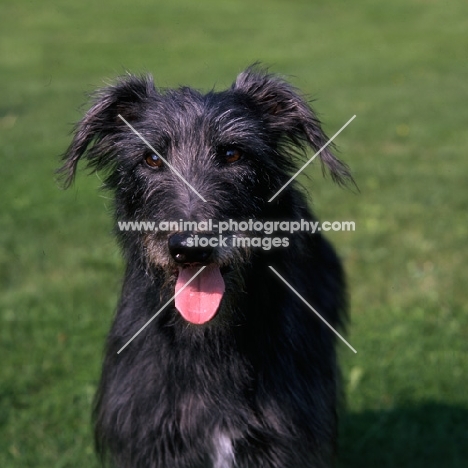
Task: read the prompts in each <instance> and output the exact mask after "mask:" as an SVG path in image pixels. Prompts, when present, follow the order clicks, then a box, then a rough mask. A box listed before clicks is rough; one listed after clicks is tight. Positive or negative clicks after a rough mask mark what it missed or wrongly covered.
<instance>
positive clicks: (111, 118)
mask: <svg viewBox="0 0 468 468" xmlns="http://www.w3.org/2000/svg"><path fill="white" fill-rule="evenodd" d="M155 95H157V91H156V89H155V87H154V82H153V79H152V77H151V76H143V77H136V76H131V75H130V76H128V77H125V78H122V79H121V80H120V81H119V82H118V83H117V84H116V85H114V86H110V87H108V88H104V89H101V90H98V91H97V92H96V93H95V94H94V99H93V101H94V105H93V106H92V107H91V109H90V110H89V111H88V112H87V113H86V115H85V116H84V118H83V119H82V120H81V121H80V122H79V123H78V124H77V125H76V126H75V129H74V132H73V133H74V136H73V140H72V142H71V144H70V146H69V147H68V149H67V151H66V152H65V154H64V155H63V157H62V160H63V165H62V167H60V169H58V171H57V173H58V174H60V176H61V178H63V184H64V187H65V188H67V187H69V186H70V184H71V183H72V182H73V179H74V177H75V172H76V167H77V164H78V161H79V160H80V158H81V157H82V156H83V155H85V158H86V159H87V161H88V166H89V167H91V168H92V169H94V170H98V169H100V168H103V167H106V166H108V165H109V164H111V158H110V157H111V156H112V155H113V153H115V148H116V138H118V137H119V135H120V137H121V136H122V131H124V130H126V126H125V123H124V122H123V121H122V120H121V119H120V118H119V114H120V115H122V117H124V118H125V119H126V120H127V121H128V122H130V123H131V122H134V121H136V120H138V119H139V118H140V116H141V114H142V113H143V111H144V109H145V108H146V105H147V103H148V100H149V98H150V97H151V96H155Z"/></svg>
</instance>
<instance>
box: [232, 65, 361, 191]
mask: <svg viewBox="0 0 468 468" xmlns="http://www.w3.org/2000/svg"><path fill="white" fill-rule="evenodd" d="M232 89H233V90H234V91H239V92H242V93H244V94H246V95H247V96H248V97H249V98H250V99H251V100H252V101H253V103H254V105H255V106H257V107H258V108H259V109H260V112H261V113H262V115H263V116H265V117H266V119H267V125H268V126H269V130H270V131H271V132H273V134H275V135H276V136H277V138H278V139H279V140H281V139H284V138H286V139H287V140H289V141H290V142H291V143H292V144H293V145H296V146H299V147H301V148H305V147H306V146H310V147H311V148H313V149H314V150H315V151H318V150H319V149H320V148H322V146H323V145H325V144H326V143H327V142H328V138H327V136H326V135H325V133H324V132H323V130H322V127H321V125H320V121H319V119H318V118H317V117H316V115H315V114H314V112H313V111H312V109H311V108H310V106H309V105H308V104H307V102H306V100H305V99H304V98H303V97H302V96H301V95H300V94H299V92H298V91H297V90H296V89H295V88H294V87H293V86H291V85H290V84H289V83H287V82H286V81H284V80H282V79H281V78H279V77H277V76H275V75H271V74H269V73H267V72H266V71H264V70H261V69H259V68H258V67H257V66H256V65H254V66H252V67H249V68H248V69H247V70H246V71H244V72H243V73H241V74H240V75H239V76H238V77H237V79H236V82H235V83H234V84H233V85H232ZM319 156H320V160H321V161H322V164H323V165H324V166H326V167H327V168H328V169H329V171H330V173H331V176H332V178H333V180H334V181H336V182H338V183H341V184H346V183H347V182H351V183H353V179H352V176H351V174H350V172H349V169H348V167H347V166H346V164H344V163H342V162H341V161H340V160H339V159H337V158H336V157H335V156H333V154H332V153H331V151H330V149H329V147H327V148H325V149H324V150H323V151H322V152H321V153H320V155H319Z"/></svg>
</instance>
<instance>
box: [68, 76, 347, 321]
mask: <svg viewBox="0 0 468 468" xmlns="http://www.w3.org/2000/svg"><path fill="white" fill-rule="evenodd" d="M327 141H328V140H327V137H326V135H325V134H324V132H323V131H322V128H321V126H320V122H319V120H318V119H317V117H316V116H315V114H314V113H313V111H312V110H311V108H310V107H309V105H308V104H307V102H306V101H305V100H304V98H303V97H302V96H301V95H300V94H299V93H298V92H297V91H296V90H295V89H294V88H293V87H292V86H291V85H289V84H288V83H287V82H285V81H284V80H282V79H280V78H278V77H276V76H273V75H270V74H268V73H266V72H265V71H262V70H259V69H258V68H257V67H251V68H249V69H247V70H246V71H244V72H243V73H241V74H240V75H239V76H238V77H237V79H236V81H235V83H234V84H233V85H232V87H231V88H230V89H228V90H226V91H222V92H209V93H207V94H201V93H199V92H198V91H195V90H193V89H191V88H179V89H175V90H166V91H161V90H158V89H156V88H155V86H154V83H153V81H152V79H151V77H148V76H146V77H135V76H128V77H125V78H123V79H121V80H120V81H118V82H117V84H116V85H114V86H111V87H108V88H105V89H103V90H101V91H99V92H98V93H97V94H96V96H95V100H94V105H93V106H92V107H91V109H90V110H89V111H88V112H87V114H86V115H85V117H84V118H83V120H82V121H81V122H79V124H78V125H77V126H76V128H75V132H74V138H73V141H72V143H71V145H70V147H69V148H68V151H67V152H66V154H65V155H64V164H63V166H62V167H61V169H60V170H59V171H60V173H61V174H62V176H63V177H64V183H65V186H68V185H70V184H71V182H72V181H73V178H74V176H75V172H76V168H77V164H78V161H79V160H80V159H81V158H85V159H86V161H87V163H88V166H89V167H90V168H91V169H92V170H103V172H105V173H106V186H107V187H108V188H110V189H111V190H113V191H114V193H115V199H116V216H117V221H121V222H122V221H125V222H135V221H137V222H142V221H143V222H157V223H160V222H162V221H163V222H170V221H172V222H177V221H188V222H193V221H206V220H210V219H211V220H215V221H220V220H227V219H234V220H249V219H257V220H258V219H259V220H266V219H274V218H276V219H281V218H283V219H294V218H295V217H297V216H298V205H301V206H302V205H304V203H303V201H302V198H301V197H300V196H299V195H298V193H297V191H296V190H295V189H294V187H293V184H291V185H288V187H287V188H286V189H285V190H284V191H282V192H281V194H280V195H279V196H278V197H276V198H275V200H274V201H272V202H271V203H270V202H269V200H270V198H271V197H272V196H273V195H275V193H277V192H278V191H279V190H280V189H281V188H282V187H283V186H284V184H286V182H287V181H288V179H289V178H290V176H291V174H292V173H293V170H294V168H295V165H294V161H295V156H297V154H298V153H300V152H303V150H305V149H306V148H307V147H310V148H312V149H313V150H314V151H317V150H319V149H321V148H322V147H323V146H324V145H325V144H326V143H327ZM320 159H321V161H322V163H323V167H326V168H328V170H329V171H330V173H331V175H332V178H333V179H334V180H336V181H338V182H346V181H347V180H351V178H350V175H349V172H348V170H347V167H346V166H345V165H344V164H343V163H341V162H340V161H339V160H338V159H336V158H335V157H334V156H333V154H332V153H331V151H330V147H327V148H325V149H324V150H322V151H321V152H320ZM169 226H170V225H169ZM147 227H148V226H147ZM140 228H141V225H140ZM195 234H196V230H195V229H192V230H190V232H188V233H187V232H181V230H180V229H177V227H175V228H170V229H169V232H167V231H161V230H160V231H158V232H155V231H151V232H148V231H147V230H146V232H142V230H141V229H140V230H138V229H137V230H136V231H120V232H119V236H120V238H121V240H122V243H123V245H124V249H125V250H126V251H131V256H132V258H135V256H137V257H139V258H141V259H143V260H144V262H149V263H150V264H152V265H153V266H156V267H159V268H161V269H163V270H165V271H166V272H167V271H171V272H175V275H174V277H177V276H178V281H177V285H178V286H177V285H176V289H177V287H182V286H184V285H186V283H187V282H188V280H189V279H190V278H191V277H192V276H193V274H194V273H195V272H196V270H194V269H193V268H192V267H193V266H199V265H207V268H206V271H205V272H204V273H203V272H202V273H200V274H199V279H198V283H199V287H200V288H202V289H203V288H205V289H210V288H211V289H212V290H213V291H214V293H219V294H221V295H222V289H223V288H224V281H223V277H225V273H224V272H222V273H220V268H221V270H222V269H223V268H229V267H230V266H231V267H232V265H233V264H235V263H236V262H237V263H242V262H243V261H244V260H245V259H246V258H247V257H248V256H249V255H250V252H251V249H250V248H248V247H246V246H245V244H244V245H243V246H241V247H233V246H232V245H229V247H224V246H218V247H216V248H214V247H211V246H210V245H209V244H208V245H207V246H201V247H200V246H198V247H196V246H194V245H193V243H192V245H189V244H190V243H191V242H192V241H193V238H194V235H195ZM213 234H214V233H213V232H212V230H211V231H210V232H209V233H208V238H210V240H211V239H212V238H213ZM235 236H238V237H245V232H237V231H236V230H235V229H231V230H229V231H228V232H226V234H225V237H226V238H228V239H232V238H233V237H235ZM193 247H195V248H193ZM200 285H205V286H200ZM213 297H214V296H213ZM200 300H201V299H200ZM181 307H184V308H185V306H181ZM187 307H188V306H187ZM213 308H214V306H210V310H213ZM206 317H208V315H207V316H206ZM206 317H204V318H202V319H203V320H205V319H206ZM202 319H200V320H202Z"/></svg>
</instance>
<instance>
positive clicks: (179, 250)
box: [168, 232, 214, 265]
mask: <svg viewBox="0 0 468 468" xmlns="http://www.w3.org/2000/svg"><path fill="white" fill-rule="evenodd" d="M212 237H213V236H212V235H210V234H198V235H195V234H193V233H186V232H183V233H175V234H172V235H171V236H170V237H169V240H168V245H169V252H170V254H171V256H172V258H173V259H174V260H175V261H176V263H179V264H187V265H188V264H190V265H193V264H199V265H207V264H208V263H210V260H211V257H212V255H213V251H214V248H213V247H212V246H210V244H209V241H210V239H211V238H212Z"/></svg>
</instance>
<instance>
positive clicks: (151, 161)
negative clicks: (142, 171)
mask: <svg viewBox="0 0 468 468" xmlns="http://www.w3.org/2000/svg"><path fill="white" fill-rule="evenodd" d="M145 163H146V164H148V166H149V167H161V166H162V165H163V164H164V162H163V160H162V159H161V158H160V157H159V156H158V155H157V154H154V153H151V154H148V155H147V156H146V157H145Z"/></svg>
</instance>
